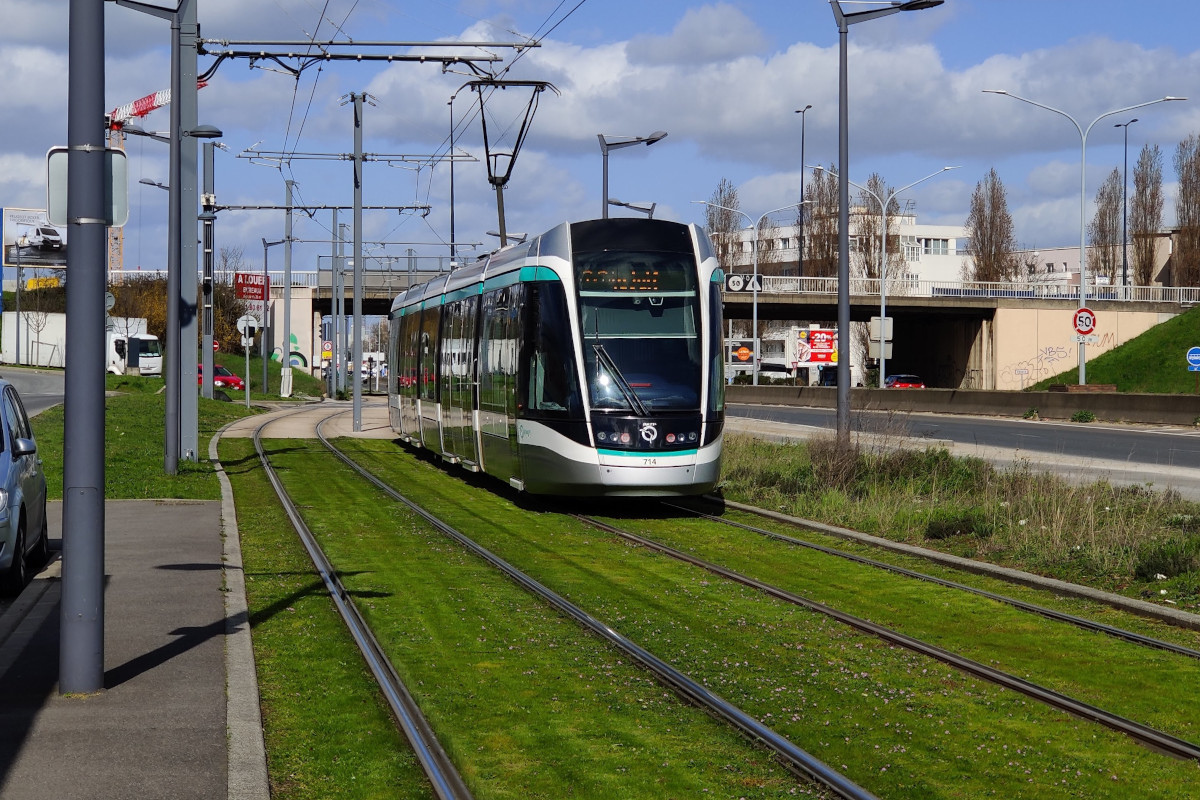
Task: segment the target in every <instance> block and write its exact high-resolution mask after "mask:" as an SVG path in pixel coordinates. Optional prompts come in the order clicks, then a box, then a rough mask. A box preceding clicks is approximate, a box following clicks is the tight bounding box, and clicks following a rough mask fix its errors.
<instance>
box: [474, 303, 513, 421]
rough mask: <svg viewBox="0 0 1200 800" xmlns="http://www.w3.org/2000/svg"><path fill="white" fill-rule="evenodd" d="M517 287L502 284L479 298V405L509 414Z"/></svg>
mask: <svg viewBox="0 0 1200 800" xmlns="http://www.w3.org/2000/svg"><path fill="white" fill-rule="evenodd" d="M522 294H523V293H522V292H521V287H520V286H519V285H518V286H505V287H503V288H500V289H496V290H494V291H491V292H488V293H487V294H486V295H484V297H483V312H482V313H483V322H482V325H481V326H480V329H481V333H480V339H481V341H480V343H479V360H480V364H479V381H480V387H479V407H480V408H481V409H486V410H489V411H495V412H499V413H503V414H505V415H508V416H511V414H512V412H513V408H512V395H513V393H514V391H515V390H516V382H515V377H516V373H517V342H518V340H519V338H520V330H519V321H520V317H519V312H520V308H521V298H522Z"/></svg>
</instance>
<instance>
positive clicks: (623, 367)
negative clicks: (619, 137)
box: [388, 218, 725, 496]
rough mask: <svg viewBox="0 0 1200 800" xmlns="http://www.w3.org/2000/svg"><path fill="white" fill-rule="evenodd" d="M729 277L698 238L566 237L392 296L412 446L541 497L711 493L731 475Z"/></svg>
mask: <svg viewBox="0 0 1200 800" xmlns="http://www.w3.org/2000/svg"><path fill="white" fill-rule="evenodd" d="M722 281H723V275H722V273H721V269H720V267H719V266H718V264H717V259H716V257H715V255H714V254H713V252H712V248H711V246H710V243H709V240H708V237H707V235H706V234H705V233H704V231H703V230H702V229H700V228H698V227H697V226H695V225H684V224H681V223H677V222H669V221H665V220H651V219H632V218H616V219H599V220H589V221H584V222H572V223H563V224H561V225H558V226H557V227H555V228H552V229H551V230H549V231H547V232H546V233H543V234H542V235H540V236H538V237H536V238H532V239H530V240H529V241H527V242H525V243H522V244H517V245H512V246H509V247H506V248H503V249H501V250H499V251H497V252H495V253H493V254H491V255H489V256H485V257H482V258H480V259H479V260H478V261H476V262H474V263H472V264H470V265H467V266H463V267H460V268H458V269H455V270H453V271H451V272H450V273H448V274H447V275H445V276H439V277H438V278H436V279H434V280H432V281H430V282H428V283H424V284H421V285H419V286H413V287H411V288H410V289H408V290H407V291H406V292H404V293H403V294H401V295H400V296H398V297H396V298H395V300H394V301H393V302H392V306H391V312H390V326H389V329H390V340H389V350H388V361H389V370H388V411H389V419H390V424H391V426H392V428H393V429H394V430H395V432H396V433H397V435H398V436H399V437H400V438H401V439H402V440H404V441H405V442H407V443H409V444H411V445H413V446H416V447H421V448H426V449H428V450H430V451H432V452H434V453H437V454H438V455H440V456H441V458H443V459H444V460H445V461H447V462H450V463H452V464H457V465H461V466H462V467H463V468H465V469H467V470H470V471H474V472H484V473H487V474H489V475H493V476H495V477H497V478H499V479H500V480H503V481H506V482H508V483H509V484H510V485H512V486H513V487H515V488H517V489H519V490H523V491H526V492H529V493H532V494H548V495H566V496H623V495H628V496H672V495H688V494H700V493H703V492H706V491H709V490H711V489H712V488H713V487H714V486H716V484H717V481H718V479H719V477H720V462H721V442H722V436H723V425H724V417H725V388H724V380H723V378H724V372H723V363H722V352H723V346H722V340H721V286H722Z"/></svg>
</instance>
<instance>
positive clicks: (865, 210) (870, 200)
mask: <svg viewBox="0 0 1200 800" xmlns="http://www.w3.org/2000/svg"><path fill="white" fill-rule="evenodd" d="M866 188H867V189H868V190H869V191H861V190H860V191H859V193H858V199H857V204H856V206H855V208H854V209H853V214H854V217H855V222H854V231H855V236H856V238H857V240H858V244H857V247H856V248H855V251H854V253H852V254H851V257H850V269H851V273H852V274H854V275H861V276H862V277H865V278H878V277H881V276H880V274H879V271H880V270H879V264H880V258H881V256H882V253H881V252H880V251H881V249H883V240H882V235H883V234H882V229H883V227H884V225H885V224H886V225H887V233H886V236H887V248H886V249H887V256H888V266H887V274H888V275H891V276H893V277H894V276H895V275H896V268H897V267H898V265H900V264H902V263H903V259H902V258H899V256H900V253H899V250H900V237H899V235H896V234H893V233H892V230H893V227H894V226H895V224H896V223H895V222H894V220H893V217H895V216H897V215H898V214H899V213H900V203H899V201H898V200H896V198H895V197H890V198H889V195H891V194H892V192H894V191H895V188H894V187H891V186H888V185H887V181H885V180H884V179H883V176H882V175H880V174H879V173H878V172H876V173H872V175H871V176H870V177H869V178H867V186H866ZM872 195H874V196H872ZM885 200H890V202H888V208H887V217H886V223H885V221H884V217H883V215H882V214H881V209H880V208H879V204H880V203H881V202H883V201H885ZM855 256H857V257H855Z"/></svg>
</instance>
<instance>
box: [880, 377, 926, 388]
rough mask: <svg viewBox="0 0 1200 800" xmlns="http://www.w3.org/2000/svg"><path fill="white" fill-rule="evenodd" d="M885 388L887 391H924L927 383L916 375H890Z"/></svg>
mask: <svg viewBox="0 0 1200 800" xmlns="http://www.w3.org/2000/svg"><path fill="white" fill-rule="evenodd" d="M883 386H884V388H885V389H924V388H925V382H924V381H922V380H921V379H920V378H918V377H917V376H916V375H888V376H887V379H886V380H884V382H883Z"/></svg>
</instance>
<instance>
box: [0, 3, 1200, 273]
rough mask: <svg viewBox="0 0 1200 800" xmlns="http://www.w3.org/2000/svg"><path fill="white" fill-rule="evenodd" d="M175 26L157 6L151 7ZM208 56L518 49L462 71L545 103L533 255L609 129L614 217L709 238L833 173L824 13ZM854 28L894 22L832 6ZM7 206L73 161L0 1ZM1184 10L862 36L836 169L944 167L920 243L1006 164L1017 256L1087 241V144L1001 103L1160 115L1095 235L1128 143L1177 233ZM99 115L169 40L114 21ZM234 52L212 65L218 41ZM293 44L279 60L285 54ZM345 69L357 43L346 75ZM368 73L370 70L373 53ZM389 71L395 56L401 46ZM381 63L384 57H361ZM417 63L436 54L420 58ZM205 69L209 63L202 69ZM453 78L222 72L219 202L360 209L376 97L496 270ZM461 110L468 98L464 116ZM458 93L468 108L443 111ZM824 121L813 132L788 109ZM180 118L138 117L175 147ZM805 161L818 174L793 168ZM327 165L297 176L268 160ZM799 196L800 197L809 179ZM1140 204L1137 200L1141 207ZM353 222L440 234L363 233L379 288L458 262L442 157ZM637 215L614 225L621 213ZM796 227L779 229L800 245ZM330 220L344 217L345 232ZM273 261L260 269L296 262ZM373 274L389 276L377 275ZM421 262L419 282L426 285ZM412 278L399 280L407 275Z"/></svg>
mask: <svg viewBox="0 0 1200 800" xmlns="http://www.w3.org/2000/svg"><path fill="white" fill-rule="evenodd" d="M157 2H159V3H161V4H163V5H165V4H166V0H157ZM196 2H197V9H198V17H199V20H200V25H201V35H202V36H203V37H204V38H211V39H236V40H254V41H300V40H307V39H308V38H309V37H310V36H315V38H316V39H317V40H320V41H329V40H337V41H356V42H360V43H361V42H366V41H373V42H380V41H389V42H392V41H394V42H434V41H460V42H502V43H512V42H526V41H529V40H531V39H532V40H536V41H537V42H538V43H539V45H540V46H538V47H536V48H526V49H524V50H523V51H521V53H520V55H519V56H518V55H517V53H516V52H515V51H513V50H511V49H507V48H504V47H492V48H488V49H486V50H484V49H482V48H462V47H459V48H456V49H454V50H453V52H454V53H456V54H471V55H484V54H494V55H498V56H500V57H501V58H502V59H503V61H501V62H498V63H495V64H492V65H491V66H489V65H487V64H481V65H480V66H481V67H482V68H488V69H493V70H496V71H499V70H501V69H507V70H508V71H507V72H506V73H505V77H506V78H509V79H518V80H537V81H548V82H549V83H550V84H552V86H553V89H547V90H546V91H544V92H542V93H541V95H540V96H539V98H538V99H539V102H538V105H537V109H536V113H535V114H534V116H533V118H532V122H531V123H530V127H529V131H528V134H527V137H526V139H525V141H524V144H523V147H522V148H521V149H520V150H519V152H518V154H517V158H516V162H515V164H514V165H513V169H512V175H511V178H510V180H509V182H508V184H507V186H506V188H505V190H504V205H505V211H506V227H507V229H508V231H510V232H524V233H529V234H531V235H532V234H537V233H541V232H542V231H545V230H548V229H549V228H551V227H553V226H554V225H556V224H558V223H560V222H563V221H568V220H579V219H589V218H594V217H598V216H600V213H601V209H602V206H601V201H602V197H601V194H602V192H601V180H602V158H601V152H600V146H599V142H598V139H597V135H598V134H604V135H606V136H608V137H610V138H611V137H622V136H645V135H648V134H650V133H651V132H654V131H660V130H663V131H667V132H668V136H667V137H666V138H665V139H663V140H662V141H660V142H658V143H656V144H654V145H652V146H649V147H646V146H642V145H638V146H635V147H628V148H623V149H619V150H612V151H611V152H610V153H609V159H608V162H609V169H608V172H609V195H610V197H614V198H617V199H620V200H623V201H625V202H631V203H644V204H649V203H655V204H656V209H655V217H656V218H663V219H673V220H678V221H682V222H696V223H700V224H703V222H704V206H703V205H701V204H700V203H698V202H697V201H705V200H709V199H711V197H712V195H713V192H714V190H715V189H716V187H717V185H718V184H719V183H720V182H721V181H722V180H723V179H727V180H729V181H730V182H731V183H732V184H733V185H734V186H735V187H736V188H737V190H738V196H739V200H740V205H741V209H742V211H744V212H745V213H746V214H747V215H748V216H749V217H753V218H757V217H758V216H759V215H761V214H764V213H766V212H769V211H771V210H773V209H778V208H781V207H785V206H788V205H790V204H794V203H795V202H797V201H798V200H799V197H800V184H801V173H802V163H807V164H809V165H818V164H819V165H831V164H834V163H835V162H836V161H837V137H838V129H837V128H838V52H839V46H838V32H837V26H836V24H835V22H834V17H833V13H832V10H831V8H830V4H829V2H827V0H726V1H725V2H699V0H582V2H581V0H388V1H386V2H385V0H254V2H245V0H196ZM842 7H843V9H844V10H845V11H846V12H848V13H849V12H853V11H857V10H865V9H868V8H877V7H880V6H879V4H869V5H868V4H857V3H851V2H848V0H842ZM0 20H3V26H2V27H0V74H3V75H5V76H6V78H5V80H3V81H0V108H3V109H4V110H5V120H6V125H5V127H4V131H3V136H2V137H0V206H3V207H20V208H44V207H45V156H46V151H47V150H48V149H49V148H50V147H53V146H56V145H64V144H66V110H67V81H66V75H67V74H68V63H67V31H68V23H69V3H68V2H67V0H0ZM1197 22H1200V6H1197V5H1196V4H1195V2H1194V0H1154V2H1141V3H1133V2H1129V0H946V2H945V3H944V4H942V5H941V6H938V7H935V8H931V9H927V10H921V11H914V12H909V13H897V14H893V15H890V16H888V17H885V18H880V19H874V20H869V21H865V22H862V23H860V24H855V25H852V26H850V28H849V34H848V65H849V66H848V75H849V107H848V118H849V131H848V139H849V148H850V152H849V167H848V170H847V173H848V176H849V178H850V179H851V180H853V181H856V182H858V183H865V182H866V180H867V178H868V176H870V175H871V174H872V173H879V174H880V175H881V176H882V177H883V178H884V179H885V181H886V182H887V183H888V184H889V185H890V186H891V187H893V188H896V187H901V186H904V185H906V184H909V183H912V182H914V181H917V180H919V179H921V178H923V177H924V176H926V175H929V174H931V173H933V172H936V171H938V170H940V169H941V168H942V167H943V166H955V167H958V169H955V170H953V171H951V172H946V173H943V174H941V175H939V176H938V177H935V178H932V179H930V180H928V181H925V182H923V183H921V184H920V185H918V186H915V187H913V188H912V189H910V190H908V191H906V192H905V193H903V194H902V195H901V196H900V201H901V203H902V204H903V203H907V202H909V201H911V203H912V206H913V208H915V210H916V213H917V215H918V220H919V222H921V223H932V224H947V225H962V224H963V223H964V222H965V220H966V217H967V214H968V211H969V208H970V197H971V193H972V191H973V190H974V188H975V186H976V184H977V183H978V182H979V181H980V180H981V179H982V178H983V177H984V175H985V174H986V173H987V172H988V170H989V169H992V168H995V170H996V171H997V174H998V175H999V177H1000V179H1001V180H1002V182H1003V183H1004V186H1005V188H1006V190H1007V196H1008V205H1009V210H1010V212H1011V213H1012V216H1013V221H1014V226H1015V233H1016V239H1017V241H1018V243H1019V244H1020V245H1021V246H1023V247H1027V248H1030V249H1035V248H1049V247H1056V246H1071V245H1078V242H1079V235H1080V151H1081V147H1080V144H1081V137H1080V133H1079V131H1078V130H1077V129H1076V128H1075V126H1074V125H1072V123H1071V121H1070V120H1069V119H1068V118H1067V117H1066V116H1062V115H1060V114H1056V113H1053V112H1051V111H1048V110H1045V109H1041V108H1037V107H1035V106H1033V105H1030V104H1027V103H1024V102H1021V101H1019V100H1016V99H1014V98H1012V97H1005V96H1001V95H996V94H987V93H984V91H983V90H985V89H1003V90H1007V91H1008V92H1010V93H1011V94H1014V95H1020V96H1022V97H1025V98H1028V99H1030V100H1034V101H1036V102H1038V103H1041V104H1043V105H1046V106H1051V107H1054V108H1057V109H1060V110H1061V111H1063V112H1064V113H1065V114H1067V115H1069V116H1070V117H1073V118H1074V119H1075V120H1077V121H1078V124H1079V125H1080V127H1081V128H1085V129H1086V128H1088V126H1089V125H1090V124H1091V123H1092V121H1093V120H1095V119H1097V118H1098V117H1100V116H1101V115H1104V114H1106V113H1107V112H1109V111H1113V110H1115V109H1120V108H1122V107H1127V106H1132V105H1137V104H1139V103H1145V102H1148V101H1152V100H1157V99H1159V98H1163V97H1165V96H1182V97H1188V98H1191V99H1189V100H1187V101H1184V102H1168V103H1158V104H1155V105H1151V106H1147V107H1144V108H1139V109H1136V110H1135V111H1129V112H1124V113H1122V114H1118V115H1113V116H1109V117H1104V118H1102V119H1099V120H1098V121H1097V122H1096V123H1095V125H1094V126H1093V127H1091V129H1090V132H1089V134H1088V141H1087V162H1086V163H1087V170H1086V198H1087V204H1088V205H1087V210H1086V218H1087V220H1088V221H1090V219H1091V215H1092V212H1093V209H1092V202H1093V200H1094V197H1095V193H1096V189H1097V188H1098V187H1099V185H1100V183H1101V181H1102V180H1103V179H1104V177H1105V176H1106V175H1107V174H1108V173H1110V172H1111V171H1112V170H1113V169H1114V168H1117V169H1121V168H1122V167H1123V158H1124V155H1125V152H1126V151H1125V148H1124V139H1123V134H1122V130H1121V129H1120V128H1116V127H1114V125H1115V124H1117V123H1121V122H1127V121H1128V120H1130V119H1133V118H1135V117H1136V118H1137V119H1138V122H1137V123H1135V124H1133V125H1131V126H1130V127H1129V128H1128V157H1129V169H1130V175H1132V168H1133V165H1134V163H1135V162H1136V160H1137V156H1138V154H1139V152H1140V151H1141V149H1142V147H1143V146H1144V145H1147V144H1149V145H1157V146H1158V147H1159V148H1160V149H1161V151H1162V156H1163V177H1164V189H1165V191H1164V194H1165V197H1166V209H1165V212H1164V221H1165V223H1166V224H1171V223H1173V222H1174V199H1175V192H1176V183H1175V181H1176V178H1175V170H1174V167H1173V164H1172V158H1173V155H1174V152H1175V148H1176V146H1177V145H1178V143H1179V142H1180V141H1181V140H1182V139H1184V138H1185V137H1187V136H1189V135H1195V134H1200V44H1197V42H1198V41H1200V40H1197V39H1196V37H1195V36H1194V33H1193V32H1194V31H1195V29H1196V24H1197ZM104 36H105V53H106V55H105V61H106V67H105V107H106V108H115V107H117V106H119V105H122V104H124V103H127V102H130V101H133V100H135V99H137V98H140V97H142V96H144V95H148V94H150V93H152V92H154V91H157V90H159V89H164V88H167V86H168V85H169V80H170V64H169V43H170V42H169V39H170V30H169V25H168V24H167V23H166V22H164V21H162V20H159V19H158V18H156V17H153V16H151V15H148V14H144V13H139V12H137V11H134V10H131V9H128V8H123V7H119V6H117V5H115V4H113V3H106V4H105V34H104ZM211 46H212V47H213V48H217V49H219V48H220V45H219V44H213V45H211ZM276 49H280V48H276ZM353 49H354V48H351V47H346V48H342V49H341V51H342V52H350V51H353ZM363 49H364V51H366V48H365V47H364V48H363ZM395 49H396V51H397V52H401V51H404V48H395ZM372 50H373V51H379V48H372ZM430 52H448V51H447V50H445V49H442V50H430ZM212 62H213V59H212V58H211V57H201V58H200V62H199V64H200V69H201V70H202V71H203V70H204V69H205V68H206V67H207V66H209V65H211V64H212ZM472 78H473V76H472V75H470V74H469V73H468V72H467V70H466V68H465V67H463V66H456V67H452V68H451V69H449V70H446V71H443V69H442V68H441V67H440V66H439V65H438V64H433V63H425V64H417V63H407V62H406V63H394V64H391V65H386V64H381V63H377V62H374V63H373V62H361V63H330V64H325V65H322V66H321V67H320V68H317V67H312V68H309V69H307V70H305V71H304V72H302V73H301V74H300V76H299V77H298V78H297V77H294V76H292V75H290V74H287V73H285V72H284V71H282V70H280V69H278V68H277V67H273V66H272V65H270V64H268V63H258V64H255V65H251V64H250V63H249V62H247V61H245V60H236V59H229V60H226V61H224V62H223V63H222V64H221V65H220V66H219V68H218V69H217V70H216V72H215V74H214V76H213V77H212V79H211V80H210V82H209V85H208V86H207V87H206V88H204V89H202V90H201V91H200V93H199V120H200V122H201V123H207V124H211V125H215V126H216V127H218V128H220V129H221V130H222V131H223V132H224V136H223V138H222V139H221V140H220V141H221V142H222V144H223V145H224V146H225V147H226V148H228V149H227V150H221V151H218V152H217V154H216V168H215V170H216V189H217V200H218V203H219V204H222V205H281V204H283V202H284V196H285V194H284V193H285V189H284V184H285V181H287V180H291V181H294V182H295V183H294V187H295V188H294V199H295V202H296V204H297V205H302V204H306V203H307V204H312V205H336V204H340V205H349V204H350V203H351V202H352V199H353V182H352V167H351V164H350V162H349V161H347V160H345V156H346V154H348V153H350V152H351V151H352V149H353V119H352V116H351V108H350V106H348V105H345V104H344V103H345V98H346V96H347V95H348V94H349V93H351V92H366V93H368V94H369V95H371V97H372V100H371V105H368V106H367V107H366V110H365V113H364V120H363V147H364V151H365V152H367V153H373V154H378V155H380V156H382V155H385V154H387V155H398V154H405V155H426V156H429V155H435V154H440V155H443V156H444V155H445V154H446V153H447V152H448V149H449V144H448V139H449V134H450V129H451V120H453V123H454V128H455V131H456V132H455V147H456V151H457V152H459V153H462V154H467V155H469V156H471V157H473V158H474V159H475V160H472V161H465V160H463V161H459V162H457V163H456V165H455V167H454V219H455V238H456V240H457V242H458V243H459V249H460V251H466V252H471V249H472V248H471V245H473V244H475V245H477V248H476V250H475V251H476V252H480V251H486V250H488V249H491V248H493V247H494V246H495V245H496V244H497V242H498V240H497V239H496V238H495V237H493V236H489V235H488V234H487V233H486V232H487V231H489V230H493V231H494V230H496V229H497V228H498V223H497V216H496V197H495V191H494V189H493V188H492V186H491V185H490V184H489V182H488V176H487V171H486V158H485V154H486V150H485V147H484V143H483V137H482V125H481V117H480V112H479V100H478V96H477V95H476V94H474V93H472V92H471V91H470V90H469V89H463V90H461V91H459V90H460V87H462V86H463V84H464V83H466V82H467V81H469V80H471V79H472ZM456 93H457V94H456ZM452 96H454V98H455V99H454V102H453V104H451V103H450V99H451V97H452ZM528 99H529V92H528V90H522V89H520V88H518V87H514V88H510V89H506V90H504V91H503V92H496V93H495V94H493V95H491V96H490V97H489V98H488V100H487V103H486V107H485V110H484V113H485V114H486V119H487V120H488V133H489V137H490V139H491V140H492V141H491V144H492V146H493V149H494V150H503V149H506V148H511V146H512V144H513V137H514V136H515V134H516V131H517V130H519V128H520V124H519V123H520V119H521V117H522V115H523V112H524V106H525V103H526V102H527V100H528ZM807 105H811V106H812V108H811V109H810V110H809V111H807V112H806V113H805V114H804V115H801V114H798V113H796V111H797V110H798V109H801V108H804V107H805V106H807ZM168 122H169V111H168V109H165V108H164V109H161V110H159V111H156V112H154V113H152V114H151V115H150V116H148V117H146V118H145V120H144V121H143V123H142V126H143V127H144V128H145V129H147V130H152V131H165V130H166V128H167V127H168ZM802 144H803V161H802V153H801V149H802ZM126 149H127V152H128V156H129V172H130V187H129V192H130V205H131V214H130V219H129V223H128V224H127V226H126V227H125V250H124V266H125V268H126V269H137V268H139V267H140V268H143V269H156V268H161V267H162V266H163V264H164V263H165V259H166V241H167V228H166V208H167V193H166V192H164V191H161V190H160V189H158V188H156V187H153V186H148V185H144V184H141V183H139V180H140V179H143V178H144V179H147V180H151V181H158V182H162V183H166V182H167V147H166V145H164V144H161V143H159V142H156V141H153V140H150V139H145V138H136V137H133V138H130V139H129V140H128V142H127V145H126ZM256 150H257V151H271V152H281V151H286V152H296V153H307V154H319V155H321V156H322V157H320V158H314V157H306V158H294V159H291V160H289V161H287V162H286V163H284V162H279V161H278V160H276V161H270V160H264V159H258V158H251V157H250V154H251V153H252V152H254V151H256ZM806 180H807V179H806ZM1130 185H1132V183H1131V184H1130ZM363 197H364V203H366V204H372V205H389V206H396V205H416V206H428V207H429V210H428V213H426V214H421V213H412V212H410V213H404V214H401V213H398V212H396V211H367V212H364V223H363V227H364V231H363V238H364V240H365V241H368V242H381V243H384V244H372V245H370V246H369V247H368V248H367V250H368V256H369V258H368V259H367V262H366V263H367V265H368V267H374V266H375V265H376V264H385V263H393V264H396V263H397V262H396V259H397V258H399V259H404V258H405V257H406V256H407V255H409V254H410V251H411V254H415V255H416V256H418V257H419V259H425V258H426V257H433V256H443V257H445V256H448V255H449V251H450V248H449V242H450V218H451V213H450V169H449V164H448V163H447V162H446V161H444V160H443V161H442V162H441V163H438V164H431V163H425V164H422V165H421V166H420V168H416V167H415V166H414V165H413V164H411V163H409V164H400V163H395V162H393V163H390V164H389V163H386V162H385V161H382V160H379V161H372V162H368V163H367V164H366V165H365V167H364V176H363ZM636 214H637V212H633V211H628V210H626V209H623V208H612V209H611V211H610V215H612V216H626V215H636ZM789 214H790V215H791V216H792V217H793V218H794V213H793V212H785V213H783V214H782V215H780V216H779V217H777V221H780V222H785V221H786V218H787V217H788V216H789ZM283 217H284V214H283V212H282V211H234V210H228V211H223V212H221V213H220V215H219V216H218V221H217V225H216V241H217V248H218V249H227V250H229V251H232V252H237V251H238V250H239V249H240V252H241V254H242V258H243V261H244V263H245V265H246V266H247V267H248V268H254V269H257V268H261V262H262V253H263V247H262V244H261V241H262V239H263V238H266V239H267V240H269V241H275V240H279V239H282V238H283V235H284V220H283ZM340 221H341V222H343V223H348V222H349V221H350V215H349V213H343V215H342V217H341V220H340ZM293 237H294V238H296V239H298V240H303V241H300V242H297V244H296V245H295V250H294V254H293V261H292V266H293V269H298V270H299V269H316V268H318V267H319V268H324V269H328V268H329V264H330V259H329V256H328V254H329V253H330V252H331V248H332V245H331V244H329V239H330V238H331V220H330V214H329V212H327V211H321V212H315V213H314V214H313V215H312V216H311V217H310V216H308V215H305V214H297V215H296V220H295V227H294V229H293ZM277 251H278V248H273V250H272V252H271V254H270V259H271V268H272V269H273V270H274V269H277V268H279V267H280V266H281V265H282V259H281V257H280V254H279V253H278V252H277ZM371 259H374V261H372V260H371ZM429 263H430V262H426V261H424V260H418V264H420V265H422V266H428V265H429ZM406 264H407V261H405V260H402V261H400V262H399V263H398V266H397V268H405V266H406Z"/></svg>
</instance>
